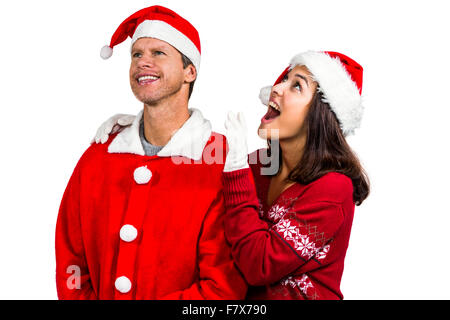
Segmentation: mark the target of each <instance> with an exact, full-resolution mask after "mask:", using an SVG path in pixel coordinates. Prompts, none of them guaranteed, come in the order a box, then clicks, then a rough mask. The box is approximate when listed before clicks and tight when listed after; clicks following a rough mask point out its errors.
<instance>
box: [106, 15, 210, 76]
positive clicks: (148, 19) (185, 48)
mask: <svg viewBox="0 0 450 320" xmlns="http://www.w3.org/2000/svg"><path fill="white" fill-rule="evenodd" d="M127 37H130V38H131V47H133V44H134V43H135V42H136V40H138V39H139V38H146V37H149V38H155V39H159V40H162V41H165V42H167V43H168V44H170V45H171V46H173V47H174V48H175V49H177V50H178V51H180V52H181V53H182V54H184V55H185V56H186V57H188V58H189V59H190V60H191V61H192V63H193V64H194V66H195V68H196V69H197V72H198V71H199V69H200V56H201V48H200V37H199V35H198V32H197V30H196V29H195V28H194V26H193V25H192V24H190V23H189V21H187V20H185V19H184V18H182V17H181V16H179V15H178V14H177V13H175V12H173V11H172V10H170V9H167V8H165V7H162V6H152V7H148V8H144V9H142V10H139V11H137V12H135V13H134V14H132V15H131V16H129V17H128V18H127V19H125V20H124V21H123V22H122V23H121V24H120V25H119V27H118V28H117V30H116V32H114V34H113V36H112V37H111V42H110V44H109V46H108V45H106V46H104V47H103V48H102V50H101V52H100V56H101V57H102V58H103V59H108V58H109V57H111V56H112V53H113V48H114V46H116V45H118V44H120V43H122V42H123V41H125V39H126V38H127Z"/></svg>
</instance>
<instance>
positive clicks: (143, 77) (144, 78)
mask: <svg viewBox="0 0 450 320" xmlns="http://www.w3.org/2000/svg"><path fill="white" fill-rule="evenodd" d="M158 79H159V77H158V76H156V75H152V74H140V75H138V76H137V77H136V81H137V82H138V84H139V85H142V86H143V85H146V84H150V83H153V82H155V81H157V80H158Z"/></svg>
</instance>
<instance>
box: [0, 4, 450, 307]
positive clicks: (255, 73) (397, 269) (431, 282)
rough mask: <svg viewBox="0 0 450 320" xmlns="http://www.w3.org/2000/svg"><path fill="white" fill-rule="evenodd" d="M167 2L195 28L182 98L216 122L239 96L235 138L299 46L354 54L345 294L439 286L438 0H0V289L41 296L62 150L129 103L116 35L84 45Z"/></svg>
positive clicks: (444, 116) (442, 141) (442, 152)
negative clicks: (194, 68)
mask: <svg viewBox="0 0 450 320" xmlns="http://www.w3.org/2000/svg"><path fill="white" fill-rule="evenodd" d="M153 4H160V5H164V6H167V7H169V8H171V9H173V10H174V11H176V12H178V13H179V14H181V15H182V16H183V17H185V18H187V19H188V20H190V21H191V22H192V23H193V24H194V25H195V26H196V28H197V29H198V30H199V33H200V37H201V42H202V62H201V70H200V73H199V78H198V80H197V82H196V85H195V90H194V94H193V96H192V98H191V101H190V106H191V107H196V108H199V109H200V110H201V111H202V112H203V114H204V116H205V117H206V118H209V119H210V120H211V121H212V124H213V127H214V130H215V131H217V132H220V133H224V132H225V131H224V127H223V121H224V119H225V115H226V112H227V111H228V110H234V111H244V112H245V117H246V119H247V123H248V127H249V149H250V150H249V151H253V150H255V149H257V148H259V147H262V146H264V142H263V141H262V140H260V139H259V138H258V137H257V135H256V129H257V127H258V124H259V121H260V118H261V117H262V115H263V114H264V113H265V108H264V107H263V106H262V105H261V104H260V102H259V99H258V94H259V89H260V88H261V87H262V86H265V85H269V84H272V83H273V81H274V80H275V79H276V77H277V76H278V75H279V73H280V72H281V71H282V70H283V69H284V68H285V67H286V66H287V63H288V62H289V60H290V58H291V57H292V56H293V55H294V54H296V53H299V52H302V51H305V50H310V49H312V50H331V51H339V52H342V53H345V54H347V55H349V56H350V57H352V58H353V59H355V60H356V61H358V62H359V63H360V64H361V65H362V66H363V67H364V86H363V94H364V101H365V114H364V119H363V123H362V127H361V129H360V130H358V131H357V133H356V135H355V136H354V137H351V138H349V142H350V144H351V146H352V147H353V148H354V150H355V151H356V152H357V153H358V155H359V157H360V159H361V161H362V163H363V165H364V167H365V168H366V169H367V171H368V173H369V176H370V179H371V184H372V190H371V194H370V196H369V198H368V199H367V200H366V201H365V202H364V203H363V205H362V206H360V207H357V208H356V212H355V219H354V224H353V231H352V236H351V239H350V246H349V250H348V253H347V258H346V264H345V270H344V275H343V279H342V286H341V289H342V292H343V294H344V297H345V298H346V299H449V298H450V294H449V291H448V287H449V286H450V275H449V274H450V272H449V270H450V257H449V239H448V234H449V226H450V210H449V205H448V202H447V200H448V199H449V196H450V188H449V186H448V185H449V181H450V175H449V170H448V163H449V162H450V161H449V160H450V159H449V152H448V146H449V143H448V137H449V133H448V129H449V127H450V123H449V121H448V117H449V115H450V112H449V108H450V102H449V98H448V96H447V93H448V91H449V90H448V86H449V74H450V64H449V62H448V61H449V50H448V49H449V45H448V43H449V41H448V30H450V23H449V19H448V10H446V1H426V2H424V1H371V2H369V1H344V0H342V1H298V0H296V1H283V0H279V1H262V0H260V1H257V2H256V1H230V0H228V1H193V0H190V1H186V0H184V1H175V0H167V1H163V0H161V1H159V2H158V3H152V2H151V1H150V2H149V1H111V0H109V1H45V0H43V1H2V2H0V32H1V37H0V41H1V50H0V55H1V56H0V81H1V86H0V88H1V89H0V90H1V91H0V92H1V93H0V106H1V116H0V119H1V120H0V121H1V123H0V134H1V140H0V141H1V150H2V152H1V156H0V161H1V165H0V197H1V198H0V298H1V299H55V298H56V288H55V282H54V270H55V261H54V229H55V222H56V217H57V213H58V207H59V203H60V200H61V197H62V194H63V192H64V188H65V186H66V184H67V182H68V179H69V177H70V175H71V173H72V170H73V168H74V167H75V165H76V162H77V161H78V159H79V158H80V156H81V155H82V153H83V152H84V150H85V149H86V148H87V147H88V146H89V142H90V141H91V138H92V137H93V136H94V134H95V131H96V129H97V127H98V126H99V125H100V124H101V123H102V122H103V121H104V120H105V119H106V118H108V117H109V116H111V115H113V114H115V113H133V114H135V113H137V112H138V111H139V110H140V109H141V107H142V106H141V104H140V103H139V102H138V101H137V100H136V99H135V98H134V96H133V94H132V92H131V90H130V88H129V83H128V67H129V59H130V58H129V45H130V40H127V41H126V42H125V43H123V44H121V45H119V46H118V47H116V48H115V52H114V55H113V56H112V58H111V59H109V60H107V61H103V60H102V59H101V58H100V56H99V51H100V48H101V47H102V46H103V45H105V44H107V43H109V40H110V37H111V36H112V34H113V32H114V31H115V28H116V27H117V26H118V25H119V24H120V23H121V22H122V21H123V20H124V19H125V18H126V17H128V16H129V15H130V14H132V13H133V12H135V11H137V10H139V9H141V8H143V7H147V6H150V5H153Z"/></svg>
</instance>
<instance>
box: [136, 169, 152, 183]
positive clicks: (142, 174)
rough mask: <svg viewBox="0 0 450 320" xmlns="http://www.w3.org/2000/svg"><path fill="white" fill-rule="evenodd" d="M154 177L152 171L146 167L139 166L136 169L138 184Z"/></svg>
mask: <svg viewBox="0 0 450 320" xmlns="http://www.w3.org/2000/svg"><path fill="white" fill-rule="evenodd" d="M151 178H152V172H151V171H150V170H149V169H148V168H147V167H146V166H144V167H139V168H137V169H136V170H134V181H136V183H137V184H146V183H148V182H149V181H150V179H151Z"/></svg>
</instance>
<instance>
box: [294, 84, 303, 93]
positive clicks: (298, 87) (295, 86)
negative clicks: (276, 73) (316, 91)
mask: <svg viewBox="0 0 450 320" xmlns="http://www.w3.org/2000/svg"><path fill="white" fill-rule="evenodd" d="M294 88H296V89H297V90H298V91H302V86H301V85H300V82H296V83H295V84H294Z"/></svg>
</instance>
